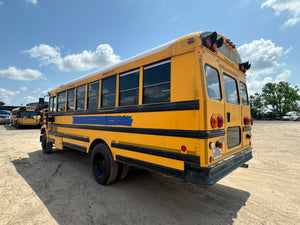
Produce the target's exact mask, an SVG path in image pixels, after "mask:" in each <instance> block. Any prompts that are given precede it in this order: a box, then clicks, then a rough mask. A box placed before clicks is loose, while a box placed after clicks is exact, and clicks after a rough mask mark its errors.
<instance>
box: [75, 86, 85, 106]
mask: <svg viewBox="0 0 300 225" xmlns="http://www.w3.org/2000/svg"><path fill="white" fill-rule="evenodd" d="M84 105H85V85H83V86H80V87H78V88H77V92H76V110H84Z"/></svg>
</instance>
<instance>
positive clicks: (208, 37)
mask: <svg viewBox="0 0 300 225" xmlns="http://www.w3.org/2000/svg"><path fill="white" fill-rule="evenodd" d="M200 38H201V40H202V44H203V45H204V46H205V47H207V48H209V49H210V50H211V51H213V52H216V51H217V49H218V48H220V47H221V46H222V45H223V42H224V41H223V38H222V37H221V38H219V39H217V38H218V34H217V32H208V31H206V32H202V33H201V34H200Z"/></svg>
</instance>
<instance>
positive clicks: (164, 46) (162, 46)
mask: <svg viewBox="0 0 300 225" xmlns="http://www.w3.org/2000/svg"><path fill="white" fill-rule="evenodd" d="M176 40H177V39H175V40H172V41H169V42H167V43H165V44H162V45H160V46H157V47H155V48H152V49H150V50H147V51H145V52H142V53H140V54H138V55H135V56H132V57H130V58H128V59H125V60H122V61H121V62H118V63H115V64H113V65H110V66H106V67H104V68H103V69H100V70H97V71H95V72H92V73H89V74H86V75H84V76H82V77H79V78H76V79H74V80H72V81H69V82H67V83H65V84H63V85H60V86H59V87H57V88H61V87H64V86H67V85H70V84H73V83H75V82H77V81H80V80H83V79H86V78H89V77H92V76H95V75H97V74H100V73H103V72H105V71H108V70H112V69H114V68H117V67H119V66H122V65H125V64H127V63H130V62H133V61H135V60H138V59H142V58H144V57H147V56H149V55H152V54H154V53H157V52H160V51H162V50H164V49H166V48H168V47H169V46H170V45H172V44H173V43H174V42H175V41H176ZM57 88H55V89H57Z"/></svg>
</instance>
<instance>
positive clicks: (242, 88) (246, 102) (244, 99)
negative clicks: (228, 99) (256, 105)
mask: <svg viewBox="0 0 300 225" xmlns="http://www.w3.org/2000/svg"><path fill="white" fill-rule="evenodd" d="M240 92H241V99H242V103H243V105H244V106H247V105H249V100H248V94H247V88H246V84H244V83H243V82H240Z"/></svg>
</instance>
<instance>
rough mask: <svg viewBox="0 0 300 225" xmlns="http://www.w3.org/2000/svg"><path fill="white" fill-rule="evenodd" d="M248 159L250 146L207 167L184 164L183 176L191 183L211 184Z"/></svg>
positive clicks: (250, 150) (250, 156) (250, 153)
mask: <svg viewBox="0 0 300 225" xmlns="http://www.w3.org/2000/svg"><path fill="white" fill-rule="evenodd" d="M250 159H252V147H250V148H247V149H245V150H243V151H241V152H238V153H236V154H234V155H232V156H230V157H228V158H226V159H224V160H222V161H220V162H218V163H216V164H214V165H211V166H208V167H197V166H194V165H190V164H185V170H184V178H185V179H186V180H187V181H189V182H192V183H196V184H201V185H212V184H214V183H216V182H218V181H219V180H220V179H222V178H223V177H225V176H226V175H228V174H229V173H231V172H232V171H234V170H235V169H237V168H238V167H240V166H241V165H243V164H244V163H246V162H247V161H248V160H250Z"/></svg>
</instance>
